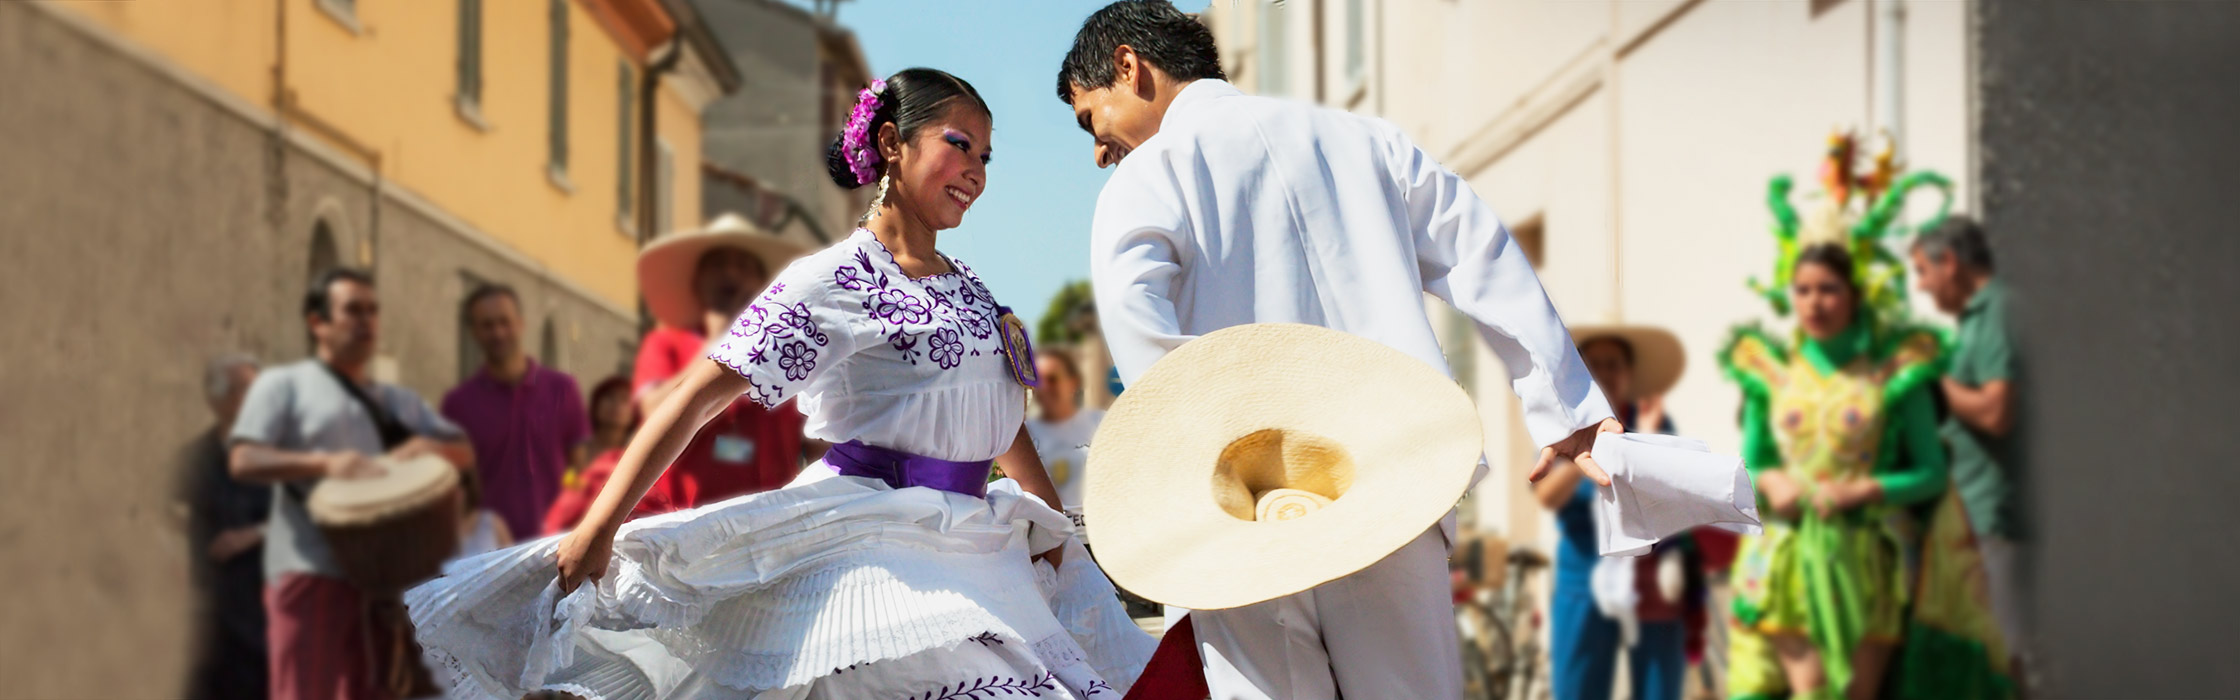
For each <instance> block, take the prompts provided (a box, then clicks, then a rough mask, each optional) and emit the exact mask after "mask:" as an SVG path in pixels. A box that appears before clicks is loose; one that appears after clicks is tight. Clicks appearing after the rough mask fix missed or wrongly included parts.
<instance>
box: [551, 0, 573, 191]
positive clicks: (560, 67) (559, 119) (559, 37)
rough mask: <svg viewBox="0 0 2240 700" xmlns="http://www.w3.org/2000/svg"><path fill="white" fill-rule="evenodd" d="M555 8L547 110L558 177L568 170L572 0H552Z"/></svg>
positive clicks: (554, 165)
mask: <svg viewBox="0 0 2240 700" xmlns="http://www.w3.org/2000/svg"><path fill="white" fill-rule="evenodd" d="M549 2H550V3H551V9H552V45H551V55H550V57H549V61H550V64H551V75H552V83H551V87H550V89H549V90H548V92H549V93H550V97H549V101H548V104H547V105H546V108H547V111H548V112H549V113H550V118H549V119H548V123H547V128H548V129H549V130H550V132H551V133H550V140H549V143H548V144H547V148H548V149H549V151H550V155H549V156H548V158H549V161H550V162H549V167H550V169H551V171H552V174H553V175H554V176H555V177H558V178H562V179H565V178H566V176H567V174H568V0H549Z"/></svg>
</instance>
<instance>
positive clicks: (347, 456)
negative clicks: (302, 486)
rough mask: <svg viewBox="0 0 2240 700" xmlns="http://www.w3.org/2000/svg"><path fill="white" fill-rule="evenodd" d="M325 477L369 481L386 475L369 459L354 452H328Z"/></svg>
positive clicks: (384, 470)
mask: <svg viewBox="0 0 2240 700" xmlns="http://www.w3.org/2000/svg"><path fill="white" fill-rule="evenodd" d="M326 467H327V477H328V478H333V479H370V478H373V477H376V476H381V475H382V474H386V473H388V470H386V469H382V468H381V465H379V464H375V463H374V462H373V460H372V459H371V458H368V457H366V456H365V455H363V454H359V453H356V452H347V451H345V452H329V453H327V455H326Z"/></svg>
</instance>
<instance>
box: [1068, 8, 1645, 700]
mask: <svg viewBox="0 0 2240 700" xmlns="http://www.w3.org/2000/svg"><path fill="white" fill-rule="evenodd" d="M1224 77H1225V76H1224V75H1223V73H1222V70H1221V65H1220V56H1219V54H1218V53H1217V52H1216V50H1215V48H1214V44H1213V37H1212V35H1211V34H1210V33H1209V32H1208V31H1207V30H1206V28H1205V27H1204V25H1201V24H1199V23H1198V22H1197V21H1195V20H1193V19H1192V18H1190V17H1189V16H1187V15H1184V14H1183V13H1181V12H1179V11H1177V10H1175V9H1174V7H1173V6H1172V5H1170V4H1168V3H1167V2H1166V1H1165V0H1124V1H1123V2H1118V3H1114V4H1112V5H1110V6H1107V7H1105V8H1104V9H1102V10H1099V11H1097V12H1096V13H1095V14H1093V15H1091V16H1090V17H1089V19H1088V20H1087V21H1086V22H1085V23H1084V24H1083V25H1082V27H1081V32H1080V33H1079V34H1078V35H1077V36H1076V37H1075V38H1074V44H1073V49H1072V51H1071V52H1069V53H1068V54H1067V55H1066V58H1065V63H1064V65H1063V66H1062V67H1061V68H1060V69H1059V73H1058V97H1059V99H1061V100H1063V101H1065V102H1066V103H1067V104H1069V105H1072V106H1073V110H1074V116H1075V118H1076V119H1077V120H1078V121H1079V122H1080V124H1081V128H1082V129H1084V130H1087V131H1088V132H1089V133H1090V134H1091V135H1092V136H1094V137H1095V141H1096V151H1095V153H1096V159H1097V164H1098V165H1100V166H1105V165H1117V166H1118V168H1117V169H1116V170H1115V171H1114V172H1113V175H1112V179H1111V180H1110V181H1109V182H1107V183H1106V184H1105V188H1104V192H1103V194H1102V195H1101V196H1100V197H1099V198H1098V201H1097V213H1096V217H1095V220H1094V224H1093V225H1092V234H1091V236H1092V238H1091V244H1090V256H1091V258H1090V265H1091V268H1090V269H1091V276H1092V278H1093V280H1094V283H1095V287H1096V301H1097V314H1098V317H1099V319H1100V320H1101V322H1102V324H1103V327H1104V328H1103V330H1104V333H1105V341H1106V342H1107V343H1109V344H1110V345H1111V348H1112V356H1113V360H1114V362H1115V363H1116V364H1117V365H1118V366H1119V369H1120V374H1121V377H1122V378H1123V380H1125V381H1130V382H1132V381H1134V380H1135V378H1136V377H1137V376H1139V375H1141V374H1142V373H1143V372H1144V371H1145V370H1146V369H1148V368H1150V367H1151V365H1152V363H1153V362H1155V361H1157V360H1158V359H1159V358H1160V357H1162V356H1164V355H1165V354H1166V353H1167V352H1168V351H1170V350H1173V349H1174V348H1176V347H1179V346H1180V345H1182V344H1183V343H1184V342H1185V341H1188V340H1189V339H1191V338H1192V337H1195V336H1199V335H1203V334H1206V333H1209V332H1212V331H1215V330H1219V329H1221V328H1226V327H1229V326H1235V325H1240V324H1247V323H1266V322H1288V323H1306V324H1312V325H1318V326H1325V327H1329V328H1334V329H1338V330H1342V331H1346V332H1348V333H1353V334H1355V335H1359V336H1363V337H1366V338H1370V339H1373V340H1377V341H1379V342H1382V343H1385V344H1386V345H1389V346H1392V347H1393V348H1395V349H1398V350H1400V351H1402V352H1406V353H1408V354H1410V355H1412V356H1414V357H1416V358H1417V359H1420V360H1422V361H1424V362H1426V363H1429V364H1431V365H1432V366H1434V367H1439V368H1441V369H1445V368H1446V364H1445V360H1444V358H1443V356H1442V355H1441V354H1440V350H1439V345H1438V341H1437V340H1436V338H1435V337H1434V336H1433V335H1432V330H1431V328H1432V326H1431V321H1430V319H1429V318H1428V316H1427V315H1426V313H1425V311H1424V307H1423V301H1422V299H1423V293H1425V292H1429V293H1431V294H1434V295H1436V296H1438V297H1439V298H1441V299H1444V300H1446V301H1447V302H1448V303H1449V304H1452V305H1453V306H1454V308H1455V309H1456V310H1458V311H1461V312H1462V313H1463V314H1465V315H1467V316H1469V317H1470V318H1471V319H1472V320H1474V321H1476V322H1477V324H1478V328H1479V333H1480V336H1481V337H1482V338H1484V340H1485V342H1486V344H1487V345H1488V346H1490V347H1491V348H1492V349H1493V351H1494V353H1495V354H1496V355H1498V356H1500V358H1501V360H1502V363H1503V364H1504V365H1506V366H1507V367H1508V369H1509V374H1510V380H1511V386H1512V387H1513V388H1514V389H1515V390H1516V392H1517V395H1518V396H1519V397H1521V398H1522V399H1523V402H1524V410H1525V425H1526V427H1527V428H1528V429H1529V430H1530V431H1531V433H1532V436H1533V439H1534V440H1535V441H1536V442H1538V443H1539V444H1541V445H1545V446H1546V447H1545V448H1544V449H1542V450H1541V454H1540V462H1539V464H1538V465H1537V466H1535V467H1534V469H1533V472H1532V478H1534V479H1538V478H1539V477H1540V475H1541V474H1543V473H1545V472H1546V471H1547V469H1548V467H1549V466H1550V465H1551V464H1552V463H1553V461H1554V460H1555V459H1556V458H1557V457H1571V458H1574V459H1575V460H1576V461H1577V462H1578V463H1579V464H1580V466H1581V467H1582V469H1583V470H1584V471H1585V472H1586V473H1587V474H1588V476H1589V477H1591V478H1593V479H1594V480H1595V481H1596V482H1598V483H1608V477H1607V476H1606V475H1605V474H1604V473H1603V472H1602V470H1601V469H1600V468H1599V467H1598V466H1596V465H1595V464H1594V462H1593V459H1592V458H1591V457H1590V456H1589V455H1588V454H1586V451H1587V448H1589V447H1590V446H1592V444H1593V441H1594V436H1595V433H1596V432H1598V431H1604V432H1618V431H1619V430H1620V428H1619V426H1618V423H1617V422H1616V421H1615V420H1611V415H1612V414H1611V411H1610V406H1609V404H1608V403H1607V402H1606V401H1605V400H1604V399H1603V397H1602V395H1601V394H1600V393H1598V392H1597V391H1596V390H1595V388H1594V380H1593V378H1592V377H1591V376H1589V375H1588V373H1587V369H1586V367H1585V366H1584V365H1583V364H1582V363H1581V362H1580V360H1579V355H1578V352H1577V351H1576V350H1575V349H1573V347H1572V343H1571V338H1570V335H1569V333H1568V332H1567V331H1566V330H1565V328H1564V325H1563V322H1562V320H1561V319H1558V318H1557V317H1556V313H1555V309H1554V307H1553V306H1552V305H1550V304H1549V302H1548V297H1547V294H1546V293H1545V292H1544V291H1542V290H1541V288H1540V283H1539V278H1537V277H1535V276H1534V275H1533V272H1532V267H1531V264H1530V263H1528V262H1527V261H1526V260H1525V256H1524V253H1523V251H1522V250H1520V249H1519V248H1518V247H1517V245H1516V244H1515V242H1514V241H1512V240H1511V239H1510V237H1509V234H1508V231H1507V230H1506V229H1504V228H1503V227H1502V225H1501V221H1500V220H1499V219H1498V218H1497V217H1495V215H1494V213H1493V210H1492V208H1490V207H1488V206H1487V205H1486V204H1485V202H1483V201H1481V200H1479V199H1478V197H1477V196H1476V195H1475V194H1472V193H1471V191H1470V188H1469V187H1468V186H1467V185H1466V184H1464V183H1463V181H1462V179H1461V178H1460V177H1458V176H1456V175H1455V174H1454V173H1453V172H1450V171H1448V170H1447V169H1446V168H1444V167H1441V166H1440V165H1439V164H1438V163H1436V162H1433V161H1432V160H1431V158H1430V156H1428V155H1427V154H1425V153H1424V152H1423V150H1422V149H1419V148H1417V147H1416V146H1415V144H1414V143H1412V142H1410V141H1409V140H1408V139H1407V138H1406V137H1404V136H1402V135H1401V134H1400V132H1399V130H1398V129H1397V128H1395V127H1393V126H1392V125H1391V124H1388V123H1385V122H1382V121H1378V120H1373V119H1368V118H1364V117H1360V116H1356V115H1352V114H1347V113H1344V112H1339V111H1334V110H1328V109H1321V108H1317V107H1313V106H1310V105H1305V104H1298V103H1293V102H1287V101H1281V100H1274V99H1267V98H1259V97H1251V96H1247V95H1245V94H1243V93H1242V92H1239V91H1238V90H1237V89H1236V88H1235V87H1232V86H1231V85H1229V83H1228V82H1226V81H1225V80H1224V79H1223V78H1224ZM1331 371H1335V372H1343V371H1346V368H1343V367H1332V368H1331ZM1481 469H1482V467H1481ZM1452 521H1453V517H1452V516H1451V515H1450V516H1449V517H1448V519H1447V521H1446V522H1443V523H1441V527H1440V528H1436V529H1431V530H1427V531H1425V532H1424V533H1423V535H1422V536H1421V537H1418V538H1417V539H1416V540H1415V541H1414V542H1412V543H1410V544H1408V545H1407V546H1405V547H1402V548H1401V549H1400V550H1398V551H1396V552H1394V553H1392V554H1391V555H1389V556H1387V557H1386V558H1385V559H1384V560H1383V561H1380V562H1378V563H1377V564H1375V565H1372V566H1370V567H1369V568H1367V569H1364V570H1362V571H1359V572H1356V573H1354V574H1353V575H1350V576H1347V577H1345V578H1341V579H1339V580H1336V581H1332V582H1330V583H1326V584H1323V585H1321V586H1318V587H1316V588H1314V589H1312V590H1309V591H1306V592H1303V593H1298V594H1295V595H1291V596H1287V597H1284V598H1279V599H1276V600H1271V601H1267V602H1264V603H1258V604H1254V605H1249V606H1245V607H1242V608H1235V609H1230V610H1209V611H1198V612H1194V613H1191V615H1190V617H1191V620H1192V625H1193V627H1194V628H1195V632H1196V635H1197V641H1198V646H1199V653H1200V655H1201V656H1202V657H1203V661H1204V665H1205V673H1206V682H1207V685H1208V687H1209V688H1210V689H1211V690H1212V693H1213V697H1214V698H1216V700H1222V699H1227V698H1240V699H1241V698H1267V699H1274V698H1286V699H1289V698H1298V699H1311V698H1334V697H1339V696H1341V695H1342V696H1344V697H1354V698H1369V697H1402V696H1405V697H1422V698H1457V697H1461V695H1462V669H1461V666H1460V661H1459V658H1458V657H1457V656H1456V655H1455V651H1454V650H1455V649H1456V648H1457V645H1458V642H1457V641H1456V637H1455V629H1454V619H1453V608H1452V602H1451V599H1450V598H1449V594H1448V583H1447V568H1446V561H1445V560H1446V555H1447V547H1448V542H1447V540H1448V539H1449V538H1450V537H1451V533H1446V532H1443V531H1444V530H1447V529H1448V528H1451V527H1453V525H1452Z"/></svg>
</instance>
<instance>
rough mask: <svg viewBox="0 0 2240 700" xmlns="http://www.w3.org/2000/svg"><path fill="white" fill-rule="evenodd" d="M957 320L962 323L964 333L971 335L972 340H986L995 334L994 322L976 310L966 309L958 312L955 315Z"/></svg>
mask: <svg viewBox="0 0 2240 700" xmlns="http://www.w3.org/2000/svg"><path fill="white" fill-rule="evenodd" d="M957 320H958V321H961V322H963V324H964V330H965V332H967V333H971V334H972V337H974V338H979V339H981V340H987V339H988V336H992V335H995V334H996V324H995V322H994V321H990V320H988V315H987V314H984V313H981V312H979V311H978V310H975V309H970V308H967V309H965V310H963V311H960V312H958V313H957Z"/></svg>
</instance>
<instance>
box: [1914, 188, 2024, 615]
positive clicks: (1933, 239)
mask: <svg viewBox="0 0 2240 700" xmlns="http://www.w3.org/2000/svg"><path fill="white" fill-rule="evenodd" d="M1912 257H1913V268H1914V272H1915V277H1916V278H1917V279H1918V280H1919V281H1920V285H1921V290H1922V291H1923V292H1926V293H1928V294H1929V296H1930V297H1931V298H1933V299H1935V300H1936V302H1937V308H1938V309H1940V310H1943V311H1944V312H1945V313H1948V314H1952V315H1953V316H1954V317H1955V318H1956V319H1957V322H1958V324H1959V328H1958V331H1957V333H1956V338H1955V340H1956V341H1957V342H1956V347H1955V348H1954V349H1953V353H1952V357H1951V366H1950V369H1949V370H1947V373H1946V375H1945V378H1944V382H1943V385H1944V395H1945V399H1946V402H1947V403H1948V404H1949V405H1950V407H1951V413H1952V415H1951V417H1950V418H1949V419H1947V420H1946V421H1945V424H1944V429H1943V433H1944V439H1945V442H1946V444H1948V445H1949V446H1950V447H1951V450H1952V461H1951V463H1952V483H1953V486H1954V487H1955V488H1958V489H1959V490H1960V498H1961V501H1962V502H1963V503H1964V504H1965V505H1966V506H1967V509H1968V521H1969V522H1970V523H1971V524H1973V525H1974V526H1975V530H1976V535H1977V543H1978V545H1979V549H1981V550H1982V552H1983V559H1984V573H1985V576H1986V577H1987V578H1988V579H1989V583H1990V587H1991V603H1992V615H1993V616H1994V617H1996V618H1997V619H1998V622H1999V628H2000V632H2001V633H2002V634H2003V635H2005V636H2006V638H2007V640H2008V648H2010V649H2015V650H2017V656H2018V657H2019V656H2020V652H2019V650H2021V649H2022V648H2023V645H2022V644H2021V642H2022V640H2023V636H2022V632H2023V631H2022V624H2021V609H2022V605H2021V601H2020V600H2018V599H2017V592H2016V581H2015V579H2016V577H2017V576H2018V575H2020V573H2021V572H2020V571H2019V570H2018V566H2019V565H2018V562H2017V561H2016V554H2015V547H2016V543H2017V542H2018V541H2019V540H2020V539H2022V536H2023V532H2022V523H2021V522H2020V518H2019V516H2018V514H2017V512H2016V507H2017V506H2018V505H2019V504H2018V503H2017V501H2018V500H2019V499H2018V497H2017V489H2016V478H2015V477H2016V467H2017V465H2016V464H2015V462H2014V457H2013V453H2012V450H2011V449H2010V445H2011V443H2012V439H2011V437H2010V435H2011V434H2012V433H2013V432H2014V423H2015V402H2014V391H2015V389H2014V374H2015V354H2014V346H2013V342H2012V340H2013V339H2012V336H2011V334H2010V333H2009V329H2008V326H2007V290H2006V286H2005V285H2003V284H2000V282H1999V280H1998V278H1997V277H1996V276H1994V275H1993V274H1992V265H1991V246H1990V244H1989V242H1988V241H1986V240H1985V238H1984V235H1983V227H1982V226H1980V225H1978V224H1977V223H1976V222H1975V221H1974V220H1973V219H1970V218H1968V217H1966V216H1952V217H1948V218H1946V219H1945V221H1944V223H1942V224H1940V225H1938V226H1937V227H1936V228H1934V229H1931V230H1930V231H1928V232H1927V233H1924V234H1922V235H1920V236H1919V237H1917V238H1915V239H1914V242H1913V251H1912Z"/></svg>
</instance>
